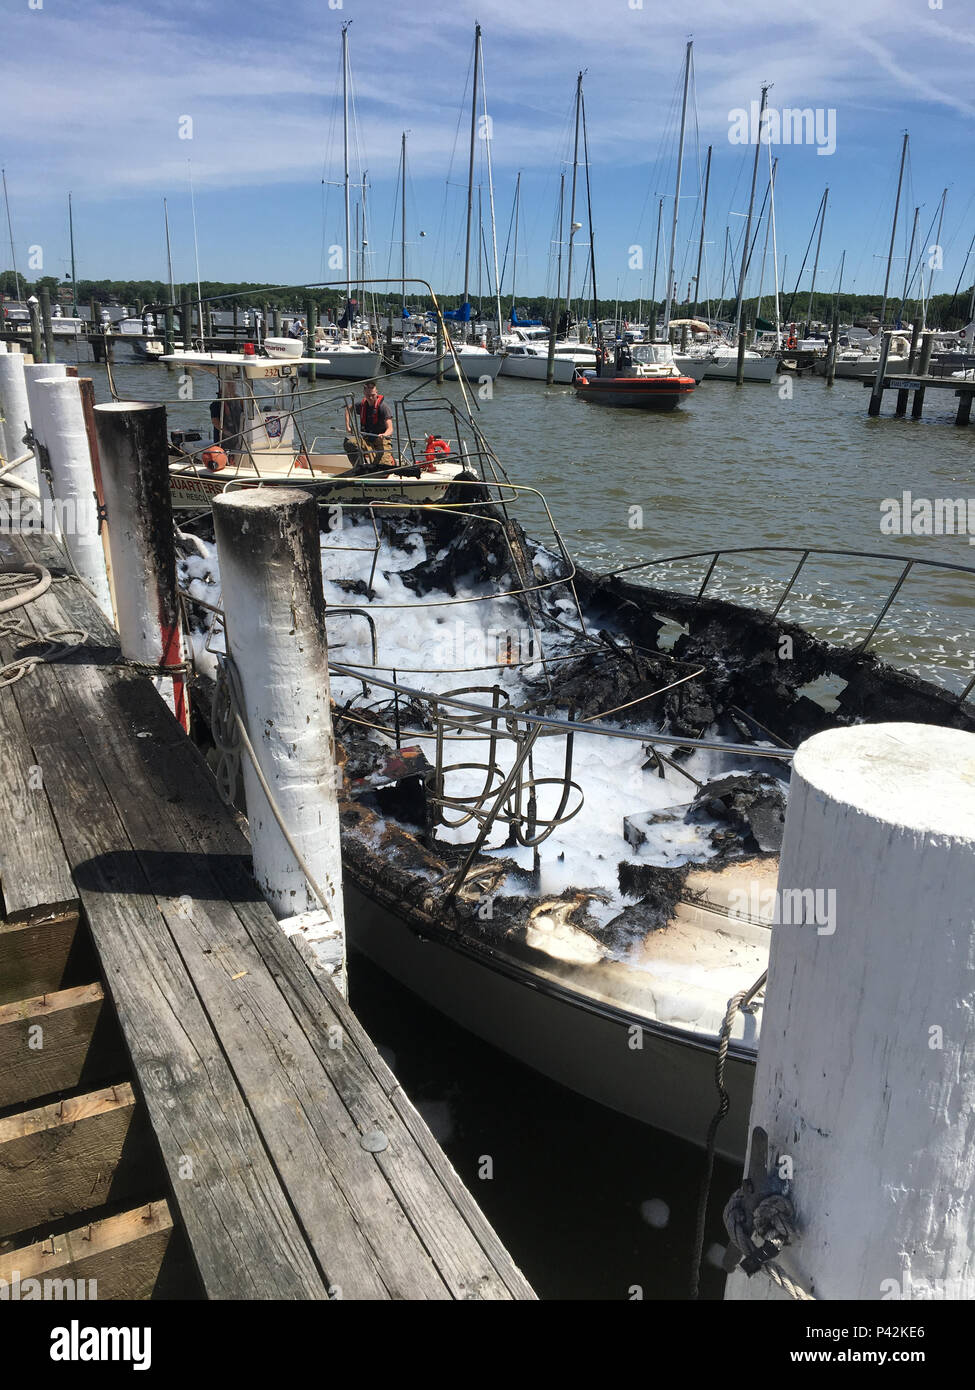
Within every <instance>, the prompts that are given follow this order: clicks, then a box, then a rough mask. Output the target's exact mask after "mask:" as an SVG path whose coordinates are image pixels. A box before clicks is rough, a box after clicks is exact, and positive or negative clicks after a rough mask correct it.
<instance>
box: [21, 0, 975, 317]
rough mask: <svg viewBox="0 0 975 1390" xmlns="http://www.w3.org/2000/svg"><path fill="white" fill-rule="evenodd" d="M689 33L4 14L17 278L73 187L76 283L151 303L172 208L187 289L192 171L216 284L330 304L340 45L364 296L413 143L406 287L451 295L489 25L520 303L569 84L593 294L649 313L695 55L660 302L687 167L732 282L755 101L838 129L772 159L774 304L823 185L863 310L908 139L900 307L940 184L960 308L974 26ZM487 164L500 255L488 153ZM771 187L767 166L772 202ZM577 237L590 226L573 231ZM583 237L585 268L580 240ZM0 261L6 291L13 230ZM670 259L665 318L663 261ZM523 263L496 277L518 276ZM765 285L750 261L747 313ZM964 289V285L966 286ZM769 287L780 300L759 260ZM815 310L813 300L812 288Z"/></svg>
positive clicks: (887, 13) (691, 201)
mask: <svg viewBox="0 0 975 1390" xmlns="http://www.w3.org/2000/svg"><path fill="white" fill-rule="evenodd" d="M38 6H40V7H39V8H38ZM333 6H334V8H333ZM691 9H692V11H693V20H694V27H693V33H688V32H685V31H684V29H683V28H682V27H680V26H679V24H678V23H677V22H675V13H676V11H675V7H674V6H673V5H664V4H663V3H661V0H643V4H642V5H640V4H639V0H531V2H530V3H526V0H521V3H514V0H449V3H447V0H427V3H425V4H414V5H403V4H393V3H390V0H342V3H341V5H339V4H338V3H337V0H331V4H330V3H329V0H290V3H287V4H280V5H274V4H267V3H263V2H262V3H253V0H236V3H228V0H84V3H83V4H82V3H79V2H78V0H0V48H2V51H3V53H4V54H5V64H4V68H5V74H4V120H3V126H2V130H0V161H2V163H3V165H4V167H5V168H6V172H7V180H8V184H9V189H10V201H11V213H12V219H13V226H14V238H15V245H16V249H17V262H18V268H19V269H20V270H21V271H24V270H26V269H27V265H28V248H29V247H31V246H40V247H42V248H43V254H44V265H43V271H44V272H46V273H53V274H63V273H64V271H65V270H66V268H67V264H68V261H67V257H68V238H67V214H66V199H67V193H68V190H69V189H70V190H71V191H72V194H73V200H74V210H75V237H76V246H77V260H78V274H79V277H88V276H90V277H93V278H107V277H112V278H128V277H143V276H146V277H159V278H164V277H165V273H166V261H165V243H164V235H163V221H162V198H163V196H164V195H165V196H166V197H167V198H168V200H169V211H170V219H171V224H172V233H173V248H174V258H175V275H176V279H177V281H187V280H190V279H192V278H193V277H194V274H195V271H194V268H193V266H194V262H193V235H192V225H191V220H190V211H189V196H188V177H189V171H190V167H191V168H192V178H193V184H194V188H195V196H196V213H197V224H198V237H199V254H200V269H201V274H202V276H203V278H204V279H206V278H212V279H220V280H238V279H240V280H244V279H248V280H259V281H269V282H279V283H297V282H302V281H306V280H317V279H321V278H335V277H334V273H330V272H327V271H326V272H325V273H324V275H323V247H325V248H327V247H328V246H330V245H332V244H334V243H337V242H341V241H342V239H343V222H342V206H341V191H340V189H338V188H337V187H335V186H334V181H336V180H339V179H341V116H340V109H339V107H338V102H337V94H338V90H339V81H340V68H339V51H340V30H341V26H342V24H343V23H345V22H348V21H351V27H350V30H349V45H350V57H351V67H352V79H353V88H354V96H355V117H356V119H355V123H354V134H355V149H354V151H353V180H354V181H358V179H359V177H360V170H362V169H367V170H368V195H367V201H368V220H369V226H368V231H369V237H368V240H369V248H368V265H369V268H370V272H371V273H372V274H375V275H385V274H386V273H388V270H389V269H390V267H391V268H392V269H393V271H394V272H397V271H398V266H399V235H400V233H399V224H398V211H397V206H396V203H395V200H394V194H395V188H396V180H397V170H398V160H399V149H400V135H401V132H402V131H403V130H404V129H408V130H409V132H410V134H409V136H408V151H409V168H410V177H409V180H408V217H407V242H408V263H409V267H410V269H411V270H412V271H413V272H414V273H421V274H425V275H427V276H429V277H430V278H431V279H432V280H433V282H434V283H435V284H436V286H437V287H438V288H441V289H444V290H447V291H457V290H459V289H460V287H461V279H462V270H463V218H464V206H465V197H466V192H465V189H466V175H467V138H468V122H469V107H467V106H466V103H468V102H469V88H468V90H467V93H466V95H465V85H466V84H467V83H468V81H469V67H470V58H471V49H472V39H473V25H474V21H475V19H477V20H478V21H479V22H480V23H481V25H482V27H483V45H484V64H485V86H486V103H487V111H488V113H489V115H490V116H491V120H492V123H493V140H492V141H491V146H490V148H491V158H492V165H493V179H494V191H495V200H496V209H497V211H496V216H497V223H498V239H499V242H500V246H501V249H500V251H499V255H502V254H503V246H504V242H505V239H506V235H507V230H508V224H509V218H510V213H511V200H512V194H513V190H514V182H515V175H516V173H517V171H518V170H521V171H522V219H521V234H520V243H519V254H518V286H519V289H520V291H524V292H525V293H526V294H527V293H530V292H531V291H533V290H534V291H537V292H544V291H545V290H546V288H547V287H549V286H550V285H551V283H552V279H551V270H550V247H551V244H552V239H553V235H554V228H555V215H556V203H557V197H558V183H559V174H560V172H561V171H563V170H565V169H566V167H567V166H566V162H565V161H566V160H567V159H568V158H569V157H570V155H571V148H570V143H569V142H570V137H571V112H572V99H573V92H574V86H575V76H576V72H577V71H578V69H579V68H580V67H581V68H585V69H586V75H585V79H584V86H585V99H586V112H587V118H588V133H589V154H590V164H591V178H592V185H593V196H594V221H595V239H596V253H597V270H598V276H599V290H600V295H601V297H606V298H608V297H611V296H612V295H613V294H615V293H616V289H617V284H618V285H619V290H620V293H622V294H623V295H624V296H634V297H635V296H636V295H637V294H638V293H639V289H640V282H641V278H642V280H643V293H644V294H649V288H650V278H651V272H652V259H653V246H654V238H655V229H656V215H657V204H658V198H659V197H660V196H661V195H662V196H664V200H665V201H664V225H665V228H666V227H669V221H670V217H671V212H672V208H673V181H674V167H675V153H676V136H677V131H676V122H677V115H678V107H679V96H680V90H679V83H680V79H681V65H682V62H683V56H684V45H685V41H686V39H687V38H689V37H693V40H694V71H695V81H694V93H693V95H694V98H695V100H694V103H693V109H692V113H691V116H690V118H689V132H688V142H687V163H686V167H685V175H684V186H683V190H682V198H681V203H680V224H679V243H678V252H677V267H678V269H677V276H676V277H675V278H677V279H678V281H679V283H680V284H681V288H682V290H683V288H684V286H685V285H686V282H687V279H688V277H689V275H690V274H692V273H693V261H694V258H695V257H696V237H697V228H698V226H699V222H698V221H697V219H698V218H699V202H698V196H699V179H698V168H699V163H700V164H703V160H704V154H705V150H706V147H707V145H708V144H712V145H713V146H714V155H713V169H712V181H711V193H710V206H709V212H708V248H707V283H708V285H709V288H710V291H711V293H712V294H716V293H717V291H718V288H719V285H720V281H721V270H722V248H723V243H724V240H725V228H726V226H730V228H731V231H732V235H733V236H734V237H736V238H738V237H740V235H741V227H742V223H743V217H742V214H743V213H744V212H745V211H746V210H747V203H748V185H749V181H750V177H751V159H752V150H751V149H750V148H748V147H743V146H741V145H736V144H732V143H731V142H730V140H729V129H730V126H729V113H730V112H731V111H733V110H734V109H735V108H747V107H748V105H749V103H750V102H751V101H752V100H757V98H758V95H759V89H760V86H761V84H762V83H763V82H768V83H771V84H772V87H771V90H770V93H769V103H770V105H771V106H772V107H774V108H776V109H781V108H783V107H801V108H804V107H810V108H814V109H820V110H821V111H823V112H829V111H832V112H835V117H826V118H825V119H827V120H834V119H835V136H836V149H835V153H832V154H830V155H825V156H824V155H821V154H818V153H817V149H816V146H815V145H778V146H773V151H772V153H773V155H777V156H778V157H779V161H780V162H779V168H778V173H777V179H776V219H777V235H778V248H779V263H780V265H781V263H782V261H783V258H784V257H785V256H787V257H788V271H787V276H786V282H787V285H788V287H789V289H790V290H791V288H792V285H793V283H794V280H795V275H796V273H797V272H798V269H799V264H800V262H801V260H802V256H803V252H804V250H805V247H806V242H807V240H808V237H809V234H810V231H811V228H812V225H813V219H814V217H815V214H816V209H817V207H818V205H819V201H820V198H821V196H822V193H823V188H824V186H825V185H826V184H827V183H828V184H829V187H830V195H829V209H828V213H827V219H826V226H825V232H824V236H823V245H822V252H821V256H820V276H819V280H818V285H819V287H820V288H823V289H828V288H830V287H831V286H833V285H834V284H835V280H836V276H837V273H838V269H839V264H840V256H841V253H842V252H843V251H844V250H845V251H846V267H845V273H844V282H843V283H844V286H845V288H847V289H855V290H856V291H857V292H860V293H866V292H869V291H875V290H879V289H880V288H881V287H882V284H883V277H884V270H885V258H886V250H887V242H888V239H889V235H890V217H891V213H892V209H893V200H894V191H895V185H896V176H897V162H898V157H899V152H900V143H901V136H902V133H903V131H904V130H905V129H908V130H909V131H910V135H911V145H910V149H911V155H910V164H909V168H908V177H907V179H906V180H905V192H904V199H903V204H902V214H901V224H900V227H899V229H898V236H897V249H896V255H897V257H898V259H897V260H896V261H895V265H894V273H893V277H892V285H893V290H894V292H895V293H896V294H897V295H899V293H900V287H901V285H902V281H903V274H904V265H905V255H906V250H907V246H906V240H907V237H908V236H909V234H910V228H911V222H912V219H913V209H914V207H915V206H916V205H920V206H921V214H920V235H921V236H922V237H923V235H924V233H925V231H926V230H927V228H928V226H929V224H930V223H931V221H932V219H933V218H934V216H935V214H936V210H937V205H938V201H939V199H940V197H941V192H942V189H943V188H944V187H946V186H947V187H948V199H947V211H946V214H945V219H944V226H943V231H942V237H941V242H942V246H943V248H944V269H943V270H942V272H941V273H940V275H937V276H935V284H934V290H935V292H939V291H941V292H943V291H945V290H947V291H950V290H952V289H953V288H954V283H955V280H956V278H957V275H958V272H959V271H960V269H961V265H962V261H963V259H964V256H965V252H966V250H967V248H968V244H969V242H970V240H971V238H972V234H973V232H975V161H973V160H972V157H971V153H972V147H973V135H975V82H973V80H972V76H973V59H975V11H973V9H972V7H971V5H970V4H963V3H962V0H943V8H940V9H938V8H932V7H931V3H929V0H855V3H851V0H842V3H839V0H817V3H815V4H814V5H810V6H807V7H803V8H802V10H797V11H796V13H795V15H794V16H789V17H786V15H785V9H786V7H784V6H783V5H782V4H781V0H750V3H749V4H748V5H739V4H728V3H726V0H722V3H716V2H715V0H697V3H696V4H695V5H694V6H693V7H691ZM688 14H689V15H690V11H689V12H688ZM185 116H190V117H192V139H180V138H179V130H180V119H181V117H185ZM183 129H184V130H185V129H186V124H185V122H184V124H183ZM478 155H479V159H478V180H479V182H480V183H481V184H482V185H483V188H482V203H483V208H484V223H485V235H486V238H487V241H488V245H490V224H489V213H488V199H487V173H486V165H485V161H484V158H483V155H484V142H481V143H480V144H479V146H478ZM188 161H191V166H190V164H189V163H188ZM323 178H324V179H325V180H326V183H324V184H323V182H322V180H323ZM766 181H767V162H766V155H765V152H764V151H763V156H762V164H761V173H760V176H759V200H760V199H761V196H762V194H763V192H764V188H765V182H766ZM577 217H578V219H579V220H580V221H583V222H585V221H586V218H585V215H584V214H583V215H582V216H579V214H578V213H577ZM421 231H423V232H424V233H425V236H423V237H421V236H420V232H421ZM577 235H578V242H577V249H578V246H579V244H580V243H582V242H584V241H586V240H587V231H586V230H584V231H582V232H580V233H578V234H577ZM634 245H639V246H641V247H643V248H644V250H643V254H644V271H643V273H642V276H641V273H640V271H639V270H635V269H631V268H630V262H631V260H633V259H634V257H633V255H632V253H631V251H630V248H631V247H633V246H634ZM0 247H3V250H2V251H0V266H4V267H5V266H7V265H8V263H9V259H10V257H9V251H8V250H7V248H6V226H5V224H0ZM758 252H759V253H760V252H761V238H760V241H759V247H758ZM489 256H490V252H489ZM661 258H662V259H661V269H660V273H659V276H658V294H662V293H663V285H664V270H663V264H664V262H665V252H664V251H663V250H662V252H661ZM510 259H511V258H510V253H509V275H510ZM758 261H759V255H758V254H757V255H756V257H755V260H754V262H753V274H752V275H751V277H750V281H749V290H750V292H754V290H755V288H756V286H757V274H758ZM810 264H811V262H810ZM30 273H31V274H35V275H36V274H38V273H41V272H40V271H36V270H35V271H33V272H30ZM702 278H703V277H702ZM972 278H973V270H972V261H969V268H968V270H967V271H966V275H965V279H964V283H965V284H970V283H971V281H972ZM482 282H485V276H484V274H483V273H482ZM729 283H730V274H729ZM765 284H766V286H768V285H770V284H771V260H770V259H769V263H768V268H767V270H766V275H765ZM802 284H803V286H804V287H806V288H808V284H809V270H808V269H807V271H806V274H805V275H804V277H803V280H802ZM473 287H474V289H475V290H476V289H477V280H476V279H475V281H474V286H473ZM520 297H521V294H519V298H520Z"/></svg>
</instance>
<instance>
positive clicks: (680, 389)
mask: <svg viewBox="0 0 975 1390" xmlns="http://www.w3.org/2000/svg"><path fill="white" fill-rule="evenodd" d="M695 385H696V383H695V381H694V378H693V377H692V376H685V375H684V373H683V372H682V371H681V370H680V368H679V366H678V365H677V364H676V362H675V360H674V356H673V353H672V352H671V350H670V347H669V346H668V345H667V344H666V343H634V344H633V346H632V347H627V348H623V347H622V346H621V347H620V348H619V349H618V350H617V352H616V355H615V359H613V360H610V361H607V362H604V363H603V365H602V370H601V371H596V370H595V369H591V368H586V369H584V370H581V371H579V370H577V372H576V377H575V388H576V395H577V396H578V397H579V399H580V400H586V401H591V402H593V403H594V404H597V405H611V406H623V407H628V408H634V409H637V410H673V409H674V408H675V407H676V406H677V405H679V404H680V402H681V401H682V400H684V399H685V397H687V396H689V395H690V393H691V392H692V391H693V390H694V387H695Z"/></svg>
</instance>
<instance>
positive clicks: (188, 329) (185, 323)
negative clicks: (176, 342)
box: [179, 293, 193, 352]
mask: <svg viewBox="0 0 975 1390" xmlns="http://www.w3.org/2000/svg"><path fill="white" fill-rule="evenodd" d="M179 329H180V332H181V333H182V335H183V351H184V352H192V351H193V306H192V303H191V301H190V296H189V294H188V293H187V294H184V295H183V303H182V308H181V310H180V316H179Z"/></svg>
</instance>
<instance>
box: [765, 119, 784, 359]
mask: <svg viewBox="0 0 975 1390" xmlns="http://www.w3.org/2000/svg"><path fill="white" fill-rule="evenodd" d="M768 157H769V164H770V166H771V168H770V169H769V176H768V186H769V204H768V205H769V218H770V220H771V223H772V283H773V285H774V286H775V346H776V347H777V348H779V347H781V346H782V320H781V318H780V312H781V308H780V305H779V246H778V242H777V241H776V238H775V175H776V172H777V171H778V167H779V161H778V159H776V160H775V161H774V162H773V160H772V142H771V141H769V147H768Z"/></svg>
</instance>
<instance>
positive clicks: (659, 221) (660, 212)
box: [650, 198, 664, 338]
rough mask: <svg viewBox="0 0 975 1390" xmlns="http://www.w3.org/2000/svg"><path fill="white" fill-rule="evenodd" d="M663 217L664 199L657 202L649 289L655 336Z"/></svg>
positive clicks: (655, 334) (654, 334) (655, 333)
mask: <svg viewBox="0 0 975 1390" xmlns="http://www.w3.org/2000/svg"><path fill="white" fill-rule="evenodd" d="M663 219H664V200H663V198H661V199H660V201H659V202H658V203H657V240H656V243H655V245H654V248H653V285H652V287H651V290H650V300H651V303H652V304H653V336H654V338H656V336H657V264H658V262H659V260H660V228H661V225H662V223H663Z"/></svg>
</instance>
